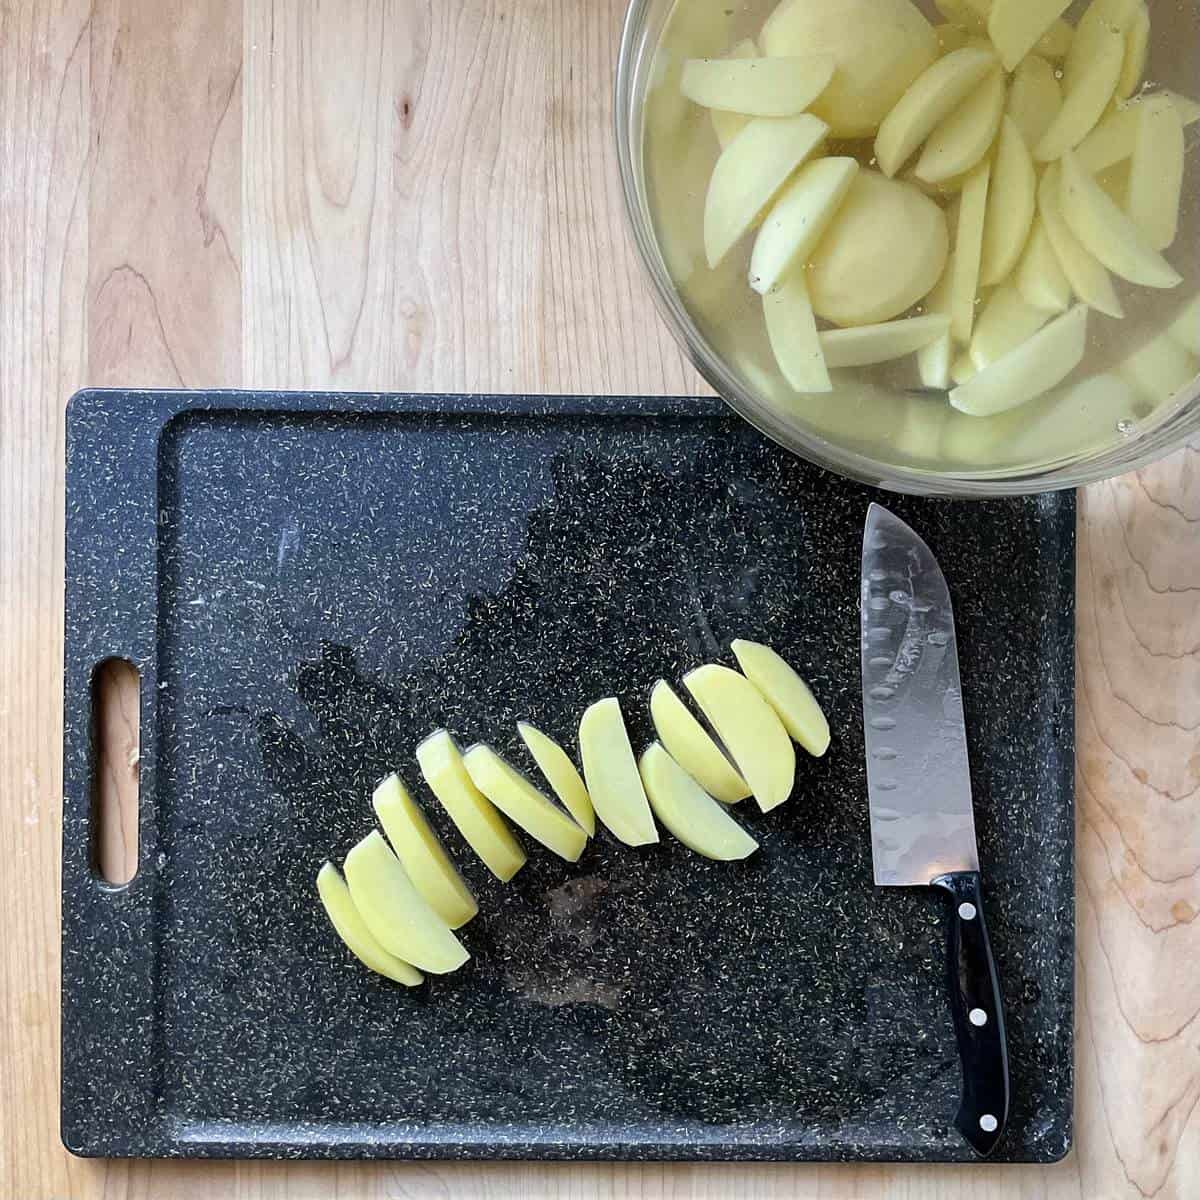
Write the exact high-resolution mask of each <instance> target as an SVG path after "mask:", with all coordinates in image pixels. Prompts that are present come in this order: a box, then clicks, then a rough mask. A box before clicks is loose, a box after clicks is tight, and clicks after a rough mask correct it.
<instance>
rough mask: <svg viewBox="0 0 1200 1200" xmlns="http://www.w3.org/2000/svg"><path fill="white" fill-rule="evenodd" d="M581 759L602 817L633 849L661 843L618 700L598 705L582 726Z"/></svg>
mask: <svg viewBox="0 0 1200 1200" xmlns="http://www.w3.org/2000/svg"><path fill="white" fill-rule="evenodd" d="M579 756H580V757H581V758H582V759H583V777H584V779H586V780H587V787H588V793H589V794H590V795H591V797H592V805H593V806H594V807H595V809H596V816H598V817H599V818H600V820H601V821H603V822H604V824H605V825H606V826H607V827H608V830H609V832H610V833H611V834H612V835H613V836H614V837H615V838H617V839H618V840H619V841H622V842H624V843H625V845H627V846H648V845H653V844H654V843H655V842H657V841H658V829H657V828H656V827H655V825H654V816H653V815H652V813H651V812H650V802H649V801H648V800H647V799H646V792H645V789H644V788H643V787H642V778H641V776H640V775H639V774H638V769H637V759H635V758H634V757H633V748H632V747H631V746H630V744H629V733H628V731H627V730H626V729H625V718H624V717H623V716H622V715H621V706H620V704H619V703H618V702H617V700H616V698H615V697H612V696H609V697H607V698H606V699H604V700H597V701H596V703H595V704H593V705H592V706H591V707H590V708H589V709H588V710H587V712H585V713H584V714H583V719H582V720H581V721H580V722H579Z"/></svg>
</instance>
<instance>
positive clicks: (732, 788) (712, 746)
mask: <svg viewBox="0 0 1200 1200" xmlns="http://www.w3.org/2000/svg"><path fill="white" fill-rule="evenodd" d="M650 717H651V719H652V720H653V721H654V728H655V731H656V732H657V733H658V737H659V740H660V741H661V742H662V744H663V745H664V746H665V747H666V748H667V753H669V754H670V755H671V757H672V758H673V759H675V761H676V762H677V763H679V765H680V766H681V767H682V768H683V769H684V770H685V771H686V772H687V773H688V774H689V775H691V776H692V777H693V778H694V779H695V780H696V781H697V783H699V784H700V786H701V787H702V788H703V789H704V790H705V791H706V792H707V793H708V794H709V795H710V796H715V797H716V798H717V799H718V800H720V801H721V803H722V804H736V803H737V802H738V801H739V800H744V799H745V798H746V797H747V796H749V795H750V786H749V784H747V783H746V781H745V780H744V779H743V778H742V777H741V776H740V775H739V774H738V773H737V769H736V768H735V767H734V765H733V764H732V763H731V762H730V761H729V759H728V758H726V757H725V755H724V753H723V752H722V751H721V750H720V748H719V747H718V746H717V744H716V742H714V741H713V740H712V738H710V737H709V736H708V734H707V733H706V732H705V730H704V726H703V725H701V724H700V722H699V721H697V720H696V718H695V717H694V716H692V714H691V711H690V710H689V709H688V707H687V705H686V704H684V702H683V701H682V700H680V698H679V697H678V696H677V695H675V693H674V692H673V691H672V690H671V686H670V684H668V683H667V682H666V680H664V679H660V680H659V681H658V682H657V683H656V684H655V685H654V690H653V691H652V692H651V693H650Z"/></svg>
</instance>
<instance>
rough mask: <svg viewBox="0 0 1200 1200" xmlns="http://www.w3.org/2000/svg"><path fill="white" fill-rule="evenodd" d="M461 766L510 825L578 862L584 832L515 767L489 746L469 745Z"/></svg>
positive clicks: (581, 851) (560, 856) (564, 857)
mask: <svg viewBox="0 0 1200 1200" xmlns="http://www.w3.org/2000/svg"><path fill="white" fill-rule="evenodd" d="M463 766H465V767H466V768H467V774H468V775H470V776H471V782H472V783H474V785H475V786H476V787H477V788H478V789H479V790H480V791H481V792H482V793H483V794H484V795H485V796H486V797H487V798H488V799H489V800H490V801H491V802H492V803H493V804H494V805H495V806H496V807H497V808H498V809H499V810H500V811H501V812H502V813H503V814H504V815H505V816H506V817H508V819H509V820H510V821H512V822H513V824H514V825H519V826H520V827H521V828H522V829H523V830H525V832H526V833H527V834H529V836H530V837H531V838H533V839H534V840H535V841H538V842H541V844H542V845H543V846H545V847H546V849H547V850H553V851H554V853H555V854H557V855H558V856H559V858H563V859H566V861H567V862H578V861H579V856H580V855H581V854H582V853H583V849H584V847H585V846H586V845H587V834H585V833H584V832H583V830H582V829H580V827H579V826H578V825H577V824H576V823H575V821H574V820H573V819H572V818H571V816H570V815H569V814H568V813H566V812H564V811H563V810H562V809H561V808H559V807H558V805H557V804H555V803H554V801H553V800H551V799H550V798H549V797H548V796H546V795H545V794H544V793H543V792H540V791H539V790H538V789H537V788H536V787H534V786H533V784H532V783H530V782H529V780H528V779H526V778H525V776H524V775H522V774H521V772H520V771H518V770H517V769H516V767H513V766H510V765H509V764H508V763H506V762H505V761H504V759H502V758H501V757H500V755H499V754H497V753H496V752H495V750H493V749H492V748H491V746H485V745H482V744H479V745H475V746H472V747H471V748H470V749H469V750H468V751H466V753H465V754H464V755H463Z"/></svg>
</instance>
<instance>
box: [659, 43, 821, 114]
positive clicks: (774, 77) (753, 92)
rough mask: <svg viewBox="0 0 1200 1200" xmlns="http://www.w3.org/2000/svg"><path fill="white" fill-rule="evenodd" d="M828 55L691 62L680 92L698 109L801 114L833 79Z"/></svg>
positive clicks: (685, 68)
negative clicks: (698, 106) (696, 105)
mask: <svg viewBox="0 0 1200 1200" xmlns="http://www.w3.org/2000/svg"><path fill="white" fill-rule="evenodd" d="M833 67H834V62H833V59H832V58H831V57H830V56H829V55H827V54H813V55H810V56H809V57H807V58H690V59H688V61H687V62H685V63H684V64H683V74H682V76H681V77H680V81H679V90H680V91H681V92H683V94H684V95H685V96H686V97H687V98H688V99H689V100H691V101H693V102H694V103H696V104H699V105H700V106H701V107H702V108H719V109H722V110H723V111H725V112H735V113H742V114H743V115H744V116H748V117H793V116H795V115H796V114H797V113H802V112H804V110H805V109H806V108H808V106H809V105H810V104H811V103H812V102H813V101H814V100H815V99H816V98H817V97H818V96H819V95H820V94H821V93H822V92H823V91H824V90H825V88H826V87H827V86H828V85H829V81H830V80H831V79H832V78H833Z"/></svg>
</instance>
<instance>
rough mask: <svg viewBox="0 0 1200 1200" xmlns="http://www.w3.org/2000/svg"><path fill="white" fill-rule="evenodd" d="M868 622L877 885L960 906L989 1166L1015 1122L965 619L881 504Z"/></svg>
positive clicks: (961, 1020)
mask: <svg viewBox="0 0 1200 1200" xmlns="http://www.w3.org/2000/svg"><path fill="white" fill-rule="evenodd" d="M860 615H861V621H862V687H863V728H864V733H865V743H866V754H867V795H868V804H869V807H870V816H871V858H872V863H873V866H874V872H875V883H876V884H877V885H878V886H880V887H911V886H919V887H933V888H937V889H940V890H941V891H943V892H945V893H947V894H948V895H949V897H950V912H949V937H948V950H949V956H948V972H947V974H948V982H949V989H950V1009H951V1015H952V1017H953V1020H954V1029H955V1035H956V1037H957V1041H958V1049H959V1057H960V1059H961V1061H962V1099H961V1102H960V1105H959V1111H958V1114H957V1116H956V1118H955V1124H956V1125H957V1127H958V1129H959V1131H960V1132H961V1133H962V1135H963V1137H965V1138H966V1140H967V1141H968V1142H969V1143H970V1144H971V1146H972V1147H974V1149H975V1151H976V1152H977V1153H978V1154H980V1155H983V1156H986V1155H988V1154H990V1153H991V1152H992V1151H993V1150H994V1149H995V1147H996V1144H997V1143H998V1142H999V1140H1000V1137H1001V1135H1002V1134H1003V1132H1004V1127H1005V1124H1006V1123H1007V1120H1008V1111H1009V1076H1008V1047H1007V1042H1006V1038H1005V1031H1004V1008H1003V1002H1002V998H1001V993H1000V983H999V978H998V975H997V973H996V965H995V961H994V958H993V955H992V949H991V944H990V942H989V940H988V933H987V925H986V923H985V921H984V915H983V900H982V893H981V888H980V872H979V851H978V848H977V845H976V840H975V813H974V806H973V802H972V796H971V773H970V762H969V758H968V754H967V730H966V719H965V717H964V714H963V701H962V686H961V682H960V678H959V668H958V650H957V644H956V638H955V628H954V609H953V606H952V604H951V601H950V589H949V586H948V585H947V583H946V579H945V576H944V575H943V574H942V571H941V568H940V567H939V566H938V564H937V560H936V559H935V558H934V556H933V553H932V552H931V551H930V549H929V547H928V546H927V545H926V544H925V542H924V541H922V539H921V538H920V537H918V535H917V534H916V533H914V532H913V530H912V529H910V528H909V526H908V525H906V524H905V523H904V522H903V521H901V520H900V518H899V517H896V516H895V515H893V514H892V513H890V512H889V511H888V510H887V509H886V508H883V507H882V506H881V505H878V504H872V505H871V507H870V510H869V511H868V513H867V521H866V528H865V529H864V531H863V552H862V602H861V608H860Z"/></svg>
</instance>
